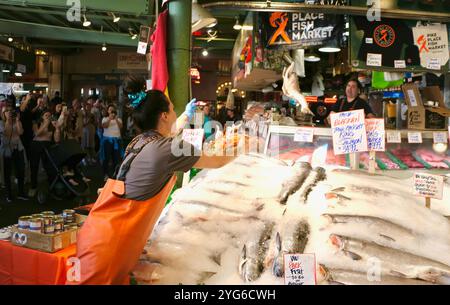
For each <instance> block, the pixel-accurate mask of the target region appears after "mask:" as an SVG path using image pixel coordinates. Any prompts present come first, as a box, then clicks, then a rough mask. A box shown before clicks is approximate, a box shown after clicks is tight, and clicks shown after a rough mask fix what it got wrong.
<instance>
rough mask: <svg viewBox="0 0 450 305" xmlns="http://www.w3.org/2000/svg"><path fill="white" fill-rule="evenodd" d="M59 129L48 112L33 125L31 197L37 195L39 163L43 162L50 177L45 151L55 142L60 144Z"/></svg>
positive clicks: (49, 178)
mask: <svg viewBox="0 0 450 305" xmlns="http://www.w3.org/2000/svg"><path fill="white" fill-rule="evenodd" d="M56 127H57V121H55V120H52V114H51V113H50V111H48V110H46V111H44V112H43V113H42V116H41V118H40V119H39V120H38V121H37V122H36V123H34V124H33V132H34V138H33V142H31V160H30V166H31V189H30V192H29V196H30V197H34V196H35V195H36V189H37V185H38V172H39V162H40V161H41V160H42V164H43V166H44V169H45V170H46V172H47V176H48V177H47V178H48V180H49V181H51V177H49V173H50V170H49V164H48V159H47V156H46V154H45V151H44V149H45V148H47V149H48V148H49V147H50V146H51V145H52V143H53V142H59V141H60V138H61V135H60V130H59V128H56Z"/></svg>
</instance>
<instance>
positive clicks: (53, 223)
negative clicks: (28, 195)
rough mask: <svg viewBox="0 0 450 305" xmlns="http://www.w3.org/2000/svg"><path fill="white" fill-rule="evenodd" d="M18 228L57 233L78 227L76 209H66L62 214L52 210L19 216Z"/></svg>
mask: <svg viewBox="0 0 450 305" xmlns="http://www.w3.org/2000/svg"><path fill="white" fill-rule="evenodd" d="M18 228H19V229H22V230H29V231H31V232H38V233H43V234H57V233H61V232H63V231H68V230H72V229H74V228H78V226H77V223H76V217H75V211H74V210H64V211H63V213H62V215H55V213H54V212H52V211H46V212H42V213H40V214H33V215H31V216H22V217H19V223H18Z"/></svg>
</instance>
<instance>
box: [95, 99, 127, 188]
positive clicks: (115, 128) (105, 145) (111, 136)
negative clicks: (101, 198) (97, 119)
mask: <svg viewBox="0 0 450 305" xmlns="http://www.w3.org/2000/svg"><path fill="white" fill-rule="evenodd" d="M102 127H103V140H102V144H101V149H100V151H101V153H100V159H101V161H102V164H103V172H104V174H105V180H106V179H107V178H109V177H112V176H113V174H114V171H115V169H116V167H117V165H118V164H119V162H120V157H121V156H122V155H123V152H122V150H123V149H122V137H121V133H120V130H121V129H122V120H121V119H120V118H118V116H117V110H116V108H115V107H114V106H109V107H108V117H104V118H103V120H102ZM110 161H112V165H110V164H109V163H110Z"/></svg>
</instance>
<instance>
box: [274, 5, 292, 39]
mask: <svg viewBox="0 0 450 305" xmlns="http://www.w3.org/2000/svg"><path fill="white" fill-rule="evenodd" d="M288 22H289V18H288V17H287V13H280V12H276V13H272V15H270V25H271V26H272V27H274V28H278V29H277V30H276V32H275V33H274V34H273V36H272V38H271V39H270V41H269V45H273V44H274V43H275V41H276V40H277V38H278V37H280V36H281V37H282V38H283V39H284V41H285V42H287V43H289V44H290V43H292V41H291V39H290V38H289V36H288V34H287V33H286V31H285V30H286V26H287V24H288Z"/></svg>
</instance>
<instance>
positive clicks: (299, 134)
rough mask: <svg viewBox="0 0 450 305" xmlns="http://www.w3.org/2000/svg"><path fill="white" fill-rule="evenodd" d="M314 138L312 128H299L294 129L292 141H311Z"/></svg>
mask: <svg viewBox="0 0 450 305" xmlns="http://www.w3.org/2000/svg"><path fill="white" fill-rule="evenodd" d="M313 139H314V130H313V129H312V128H299V129H297V130H296V131H295V135H294V142H308V143H312V141H313Z"/></svg>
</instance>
